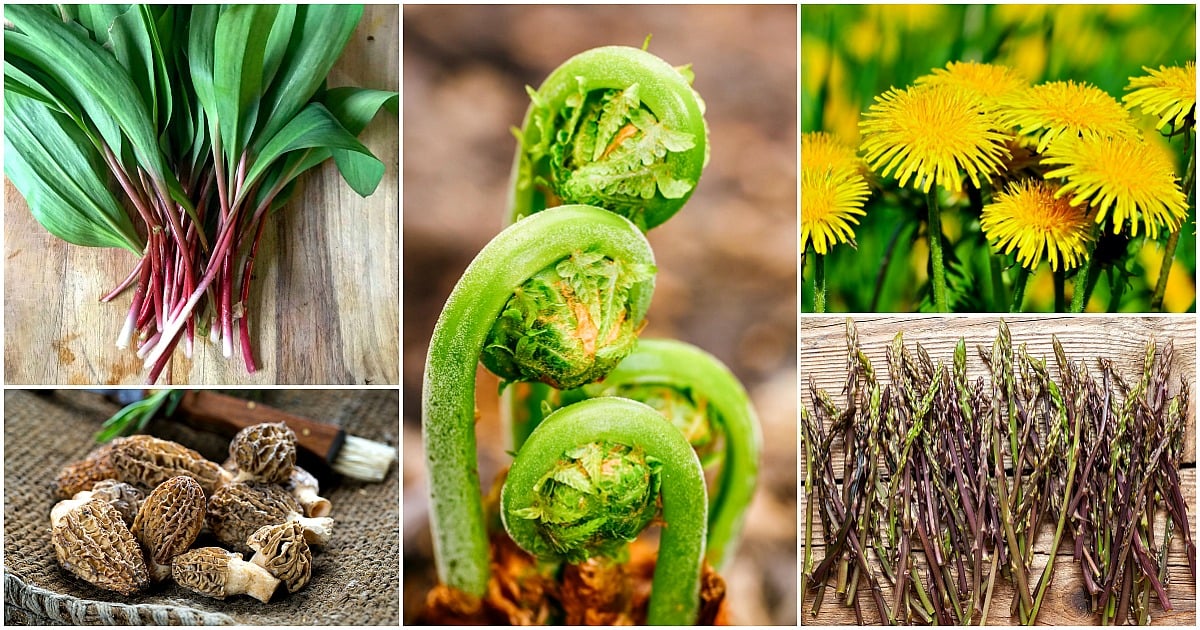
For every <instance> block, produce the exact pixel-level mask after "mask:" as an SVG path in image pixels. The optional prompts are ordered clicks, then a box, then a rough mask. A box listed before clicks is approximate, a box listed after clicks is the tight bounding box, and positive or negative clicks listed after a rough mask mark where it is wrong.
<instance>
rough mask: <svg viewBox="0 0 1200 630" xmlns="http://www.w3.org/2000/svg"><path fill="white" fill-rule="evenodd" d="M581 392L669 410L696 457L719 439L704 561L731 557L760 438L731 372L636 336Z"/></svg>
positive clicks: (696, 352)
mask: <svg viewBox="0 0 1200 630" xmlns="http://www.w3.org/2000/svg"><path fill="white" fill-rule="evenodd" d="M583 392H584V394H585V395H586V396H588V397H589V398H595V397H597V396H622V397H625V398H632V399H633V400H638V401H643V402H648V403H650V404H651V405H652V406H653V407H654V408H655V409H657V410H658V411H659V412H660V413H663V412H664V411H669V412H675V413H673V415H674V416H675V417H674V418H673V420H675V423H676V426H677V427H680V428H681V429H683V430H684V436H685V437H687V438H688V439H689V442H691V444H692V446H693V448H695V449H696V450H697V453H698V454H700V455H701V456H702V457H704V456H705V455H706V450H705V449H706V448H707V449H709V452H711V451H712V448H713V446H716V444H715V442H717V441H720V442H723V444H721V445H720V449H719V450H718V451H716V452H715V453H712V455H713V456H714V457H713V459H716V460H719V465H720V468H719V470H720V472H719V473H718V476H717V480H716V483H715V484H714V486H715V487H714V491H713V493H712V496H711V501H710V503H709V513H708V562H709V564H712V565H713V566H714V567H716V568H718V569H720V568H721V566H722V565H723V564H724V563H725V561H726V560H728V559H729V558H730V557H732V556H733V552H734V547H735V546H736V544H737V539H738V536H739V535H740V534H741V530H742V521H743V520H744V518H745V516H746V511H747V509H748V508H749V507H750V500H751V499H752V498H753V497H754V488H755V486H756V485H757V482H758V452H759V446H760V444H761V442H762V436H761V435H760V434H759V424H758V416H757V414H755V412H754V407H753V406H752V405H751V404H750V398H749V396H747V395H746V390H745V388H743V387H742V384H741V383H740V382H738V380H737V377H735V376H734V375H733V373H732V372H730V371H729V368H727V367H725V365H724V364H723V363H721V362H720V361H718V360H717V358H716V357H714V356H712V355H711V354H708V353H707V352H705V351H703V350H701V349H699V348H697V347H695V346H692V345H690V344H686V343H683V342H680V341H674V340H670V339H643V340H641V341H638V345H637V348H635V349H634V351H633V353H632V354H630V355H629V356H628V357H626V358H625V360H624V361H622V362H621V363H620V364H619V365H618V366H617V367H616V368H615V369H613V371H612V372H609V374H608V376H606V377H605V378H604V381H603V382H599V383H594V384H591V385H587V386H585V387H584V388H583ZM570 398H571V395H570V394H566V395H565V396H564V400H570ZM664 415H665V414H664ZM668 418H672V416H670V415H668ZM680 425H683V426H680Z"/></svg>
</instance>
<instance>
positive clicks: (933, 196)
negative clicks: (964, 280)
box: [926, 188, 949, 313]
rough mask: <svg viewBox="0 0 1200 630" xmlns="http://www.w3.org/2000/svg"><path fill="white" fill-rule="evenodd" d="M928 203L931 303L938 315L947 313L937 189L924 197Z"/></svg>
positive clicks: (940, 217)
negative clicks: (931, 284)
mask: <svg viewBox="0 0 1200 630" xmlns="http://www.w3.org/2000/svg"><path fill="white" fill-rule="evenodd" d="M926 199H927V200H928V202H929V265H930V266H931V267H932V268H933V273H932V276H931V277H932V279H933V303H934V306H936V307H937V310H938V312H939V313H945V312H947V311H949V307H948V306H947V304H946V267H945V264H944V263H943V261H942V213H941V210H939V209H938V202H937V188H932V189H930V191H929V193H928V194H927V195H926Z"/></svg>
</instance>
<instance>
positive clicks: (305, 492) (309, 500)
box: [283, 466, 333, 517]
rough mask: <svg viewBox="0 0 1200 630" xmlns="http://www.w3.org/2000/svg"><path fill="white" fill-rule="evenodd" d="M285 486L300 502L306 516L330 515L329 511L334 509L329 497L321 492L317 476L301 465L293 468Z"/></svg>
mask: <svg viewBox="0 0 1200 630" xmlns="http://www.w3.org/2000/svg"><path fill="white" fill-rule="evenodd" d="M283 488H284V490H287V491H288V492H290V493H292V496H293V497H295V498H296V500H297V501H299V502H300V505H301V506H302V507H303V508H304V515H305V516H310V517H312V516H329V512H331V511H332V510H333V504H332V503H330V502H329V499H326V498H325V497H323V496H321V495H320V494H319V493H320V492H321V486H320V484H319V483H317V478H316V477H314V476H312V473H309V472H308V471H307V470H304V469H303V468H301V467H299V466H296V467H295V468H292V476H291V477H288V480H287V483H284V484H283Z"/></svg>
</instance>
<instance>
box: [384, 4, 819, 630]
mask: <svg viewBox="0 0 1200 630" xmlns="http://www.w3.org/2000/svg"><path fill="white" fill-rule="evenodd" d="M647 35H652V36H653V37H652V39H651V41H650V47H649V50H650V51H651V52H653V53H655V54H657V55H659V56H660V57H662V58H664V59H666V60H667V61H668V62H670V63H672V64H676V65H682V64H685V63H691V64H692V67H693V69H694V71H695V74H696V83H695V87H696V89H697V90H698V91H699V92H700V94H701V95H702V96H703V98H704V100H705V101H706V104H707V116H706V118H707V120H708V125H709V128H710V134H711V135H710V144H711V148H712V154H711V161H710V163H709V166H708V168H707V170H706V171H705V173H704V176H703V177H702V178H701V180H700V184H699V186H698V187H697V189H696V191H695V194H694V195H693V196H692V198H691V200H690V201H689V202H688V204H687V206H686V207H685V208H684V209H683V210H682V211H681V212H680V213H679V214H678V215H677V216H676V217H675V218H673V219H672V220H671V221H669V222H667V223H666V224H665V225H664V226H662V227H660V228H656V229H655V230H654V231H652V232H651V233H650V235H649V239H650V242H651V244H652V246H653V247H654V251H655V256H656V259H657V266H658V270H659V272H658V280H657V289H656V292H655V296H654V301H653V305H652V307H651V309H650V313H649V316H648V319H649V325H648V326H647V328H646V330H645V331H644V333H643V335H645V336H648V337H674V338H678V339H682V340H684V341H688V342H690V343H693V344H696V345H698V346H700V347H703V348H705V349H706V350H708V351H709V352H712V353H713V354H714V355H716V356H717V357H718V358H720V359H721V360H722V361H724V362H725V363H726V364H727V365H729V366H730V368H731V369H732V370H733V371H734V372H735V373H736V374H737V375H738V377H739V378H740V379H742V381H743V382H744V383H745V385H746V387H747V389H748V390H749V392H750V394H751V397H752V399H753V400H754V403H755V405H756V408H757V410H758V413H759V416H760V418H761V421H762V423H763V435H764V445H763V456H762V461H761V470H762V479H761V484H760V491H759V494H758V496H756V499H755V502H754V504H753V506H752V508H751V510H750V513H749V514H748V516H747V525H746V531H745V539H744V542H743V544H742V546H741V550H740V551H739V553H738V557H737V559H736V560H735V561H734V562H733V563H732V565H731V566H730V567H729V568H728V569H727V570H726V571H725V577H726V579H727V580H728V583H729V598H730V605H731V606H732V608H731V610H732V612H733V615H734V620H735V621H736V622H737V623H742V624H786V625H792V624H795V623H796V622H797V614H796V489H797V485H796V454H795V445H796V416H797V413H796V357H797V354H796V316H797V307H796V246H797V243H796V216H797V205H796V153H797V151H796V111H797V110H796V72H797V69H796V12H795V7H794V6H758V7H749V6H659V7H643V6H637V7H618V6H600V7H582V6H579V7H574V6H572V7H566V6H560V7H518V6H503V7H500V6H491V7H468V6H423V7H414V6H409V7H405V11H404V20H403V36H404V43H403V46H404V50H403V63H404V75H403V78H404V137H403V146H404V151H403V155H404V164H403V168H404V171H403V172H404V184H403V195H404V213H403V216H404V238H403V247H404V254H403V255H404V267H403V273H404V309H403V311H404V360H403V385H404V396H403V401H404V432H405V438H404V444H405V451H404V473H405V476H404V488H405V490H404V576H405V580H404V602H405V607H404V619H405V621H406V622H409V621H411V620H412V619H413V618H414V617H415V615H416V614H417V613H418V612H419V610H420V608H421V605H422V602H423V601H424V596H425V593H426V592H427V591H428V590H429V588H430V587H431V586H432V585H433V584H434V583H435V581H436V575H435V573H434V570H433V564H432V555H431V553H432V552H431V550H430V547H431V544H430V537H429V529H428V507H427V497H426V485H425V479H424V475H425V472H424V465H423V459H424V457H423V454H422V450H421V439H420V420H419V418H420V385H421V375H422V371H423V366H424V362H425V354H426V350H427V344H428V341H429V336H430V333H431V331H432V329H433V324H434V321H435V320H436V318H437V316H438V314H439V312H440V311H441V306H442V304H443V302H444V301H445V299H446V296H447V295H449V293H450V289H451V288H452V287H453V285H454V283H455V282H456V281H457V280H458V278H459V276H460V275H461V273H462V271H463V269H465V267H466V265H467V263H468V262H470V260H471V258H472V257H473V256H474V255H475V253H476V252H478V251H479V249H480V248H482V247H483V245H484V244H485V243H487V241H488V240H489V239H491V238H492V237H493V236H494V235H495V234H496V233H497V232H498V231H499V230H500V229H501V227H502V218H503V215H504V211H505V204H506V198H507V195H506V190H507V187H508V177H509V172H510V167H511V162H512V157H513V151H514V149H515V140H514V138H513V136H512V133H511V128H512V127H515V126H519V125H520V123H521V120H522V118H523V116H524V112H525V108H526V106H527V104H528V98H527V96H526V92H525V86H526V85H532V86H537V85H538V84H539V83H540V82H541V80H542V79H543V78H544V77H545V76H546V75H547V74H548V73H549V72H550V71H551V70H553V69H554V67H556V66H557V65H558V64H560V63H561V62H563V61H564V60H566V59H567V58H568V57H570V56H571V55H573V54H576V53H578V52H581V51H583V50H586V49H588V48H591V47H594V46H601V45H609V44H623V45H629V46H641V45H642V42H643V40H645V38H646V36H647ZM495 391H496V388H495V379H494V377H490V376H486V375H485V373H484V372H483V371H482V370H481V378H480V384H479V388H478V392H479V406H480V411H481V413H482V416H481V419H480V422H479V425H478V427H479V428H478V432H479V436H480V439H479V441H480V444H481V445H483V446H481V449H480V450H481V453H480V464H481V470H480V473H481V477H482V479H484V483H485V486H486V484H487V483H489V482H490V480H491V479H492V478H493V477H494V475H495V474H496V472H497V470H499V468H500V467H502V466H504V465H506V464H507V462H508V461H509V457H508V456H507V455H506V454H505V453H504V452H503V449H504V443H505V441H504V440H503V439H502V438H501V434H500V429H499V422H498V419H497V416H496V410H495V395H494V392H495Z"/></svg>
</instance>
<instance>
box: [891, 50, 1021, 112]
mask: <svg viewBox="0 0 1200 630" xmlns="http://www.w3.org/2000/svg"><path fill="white" fill-rule="evenodd" d="M914 83H916V84H917V85H946V86H949V87H953V88H957V89H960V90H966V91H968V92H970V93H972V94H974V95H975V96H978V97H979V98H980V99H981V100H982V101H983V103H984V104H985V105H986V106H987V107H988V108H989V109H995V108H996V107H997V106H998V105H999V104H1000V98H1001V97H1004V96H1006V95H1009V94H1012V93H1014V92H1017V91H1019V90H1021V89H1022V88H1025V87H1028V85H1029V82H1028V81H1026V80H1025V79H1024V78H1023V77H1021V75H1020V74H1018V73H1017V72H1016V71H1015V70H1013V69H1012V68H1009V67H1008V66H998V65H993V64H990V63H977V62H974V61H951V62H949V63H947V64H946V67H945V68H934V69H933V74H927V75H925V76H922V77H918V78H917V80H916V81H915V82H914Z"/></svg>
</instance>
